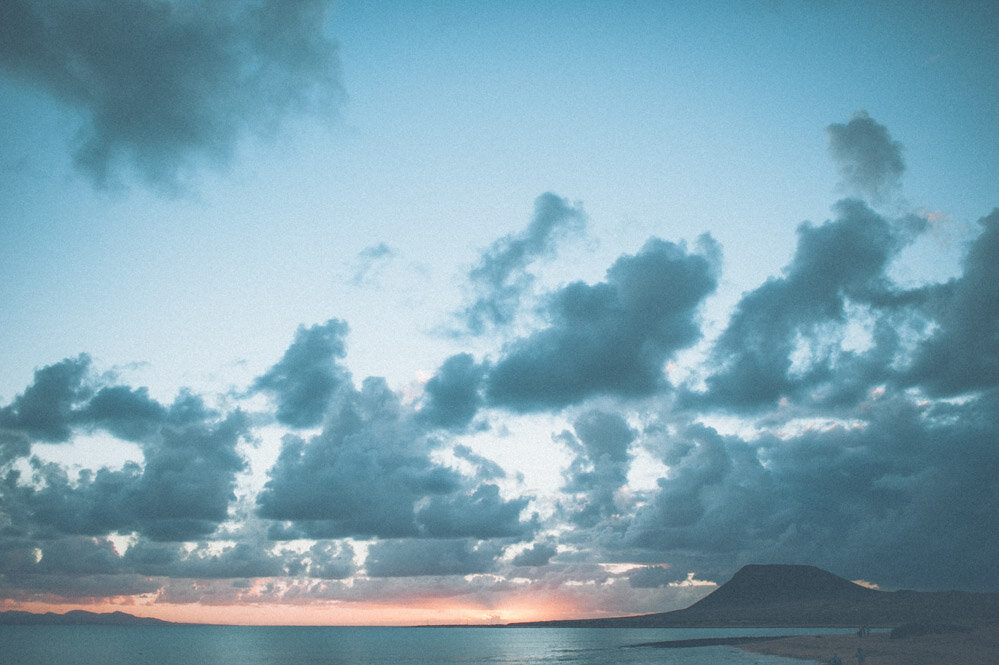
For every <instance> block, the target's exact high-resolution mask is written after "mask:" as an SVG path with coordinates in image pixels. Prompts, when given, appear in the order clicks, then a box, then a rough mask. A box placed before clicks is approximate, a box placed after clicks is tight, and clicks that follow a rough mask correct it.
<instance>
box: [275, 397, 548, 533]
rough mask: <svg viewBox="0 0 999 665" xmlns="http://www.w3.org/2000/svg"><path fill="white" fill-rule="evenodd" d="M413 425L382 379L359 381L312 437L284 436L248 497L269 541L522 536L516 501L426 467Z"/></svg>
mask: <svg viewBox="0 0 999 665" xmlns="http://www.w3.org/2000/svg"><path fill="white" fill-rule="evenodd" d="M416 420H417V419H416V418H414V416H413V413H412V412H411V411H410V410H409V409H408V408H407V407H405V406H404V405H403V404H401V403H400V402H399V399H398V396H397V395H396V394H395V393H393V392H392V391H391V390H389V388H388V386H387V385H386V384H385V382H384V380H382V379H374V378H369V379H366V380H365V382H364V384H363V386H362V388H361V390H360V391H350V392H346V393H345V394H344V395H343V397H342V399H341V401H340V402H339V403H338V405H337V408H336V410H335V412H333V413H332V414H331V416H330V417H329V419H328V422H327V425H326V429H325V430H324V431H323V433H322V434H320V435H318V436H316V437H313V438H312V439H311V440H309V441H304V440H302V439H300V438H296V437H287V438H286V439H285V442H284V445H283V446H282V449H281V454H280V456H279V458H278V460H277V462H276V463H275V464H274V466H273V467H272V468H271V470H270V471H269V472H268V474H269V476H270V479H269V480H268V481H267V484H266V486H265V487H264V490H263V491H262V492H261V493H260V494H259V495H258V497H257V505H258V514H259V515H260V516H261V517H263V518H265V519H269V520H277V522H276V523H275V525H274V526H273V528H272V531H271V533H272V537H275V538H279V539H283V538H298V537H312V538H338V537H346V536H375V537H381V538H401V537H414V536H420V535H429V536H432V537H439V538H447V537H456V536H475V537H480V538H489V537H494V536H497V535H501V534H502V535H504V536H512V535H519V534H524V535H527V534H529V532H530V531H531V529H533V526H532V525H531V524H530V523H525V524H522V523H521V522H520V521H519V517H518V516H519V514H520V512H521V511H522V510H523V508H524V506H525V505H526V500H519V499H518V500H513V501H504V500H503V499H501V498H500V497H499V496H498V492H497V491H496V488H495V486H493V485H482V486H480V487H478V488H476V487H474V486H473V484H472V482H471V481H470V479H468V478H465V477H464V476H462V475H461V474H460V473H458V472H457V471H456V470H454V469H451V468H449V467H446V466H442V465H440V464H438V463H436V462H434V461H433V460H431V458H430V452H431V450H432V448H433V446H434V445H435V444H434V442H433V441H431V440H428V439H427V438H426V436H425V435H424V434H423V433H422V426H421V425H419V424H418V423H417V422H416ZM424 501H425V502H426V505H425V506H423V507H422V508H421V509H420V510H419V511H417V504H418V503H420V502H424ZM282 523H291V524H282Z"/></svg>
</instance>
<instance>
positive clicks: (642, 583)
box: [628, 566, 686, 589]
mask: <svg viewBox="0 0 999 665" xmlns="http://www.w3.org/2000/svg"><path fill="white" fill-rule="evenodd" d="M684 577H686V576H685V575H684V574H683V573H680V572H678V571H677V570H676V569H675V568H672V567H667V566H642V567H640V568H636V569H635V570H633V571H631V572H630V573H628V584H629V585H630V586H631V587H632V588H635V589H658V588H659V587H664V586H668V585H670V584H673V583H674V582H679V581H680V580H682V579H684Z"/></svg>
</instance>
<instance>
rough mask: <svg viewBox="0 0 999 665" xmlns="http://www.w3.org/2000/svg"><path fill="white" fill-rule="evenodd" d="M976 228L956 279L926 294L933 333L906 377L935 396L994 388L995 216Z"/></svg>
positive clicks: (998, 326)
mask: <svg viewBox="0 0 999 665" xmlns="http://www.w3.org/2000/svg"><path fill="white" fill-rule="evenodd" d="M979 223H980V224H981V225H982V227H983V231H982V233H981V234H980V235H979V236H978V237H977V238H976V239H975V242H974V243H973V244H972V246H971V249H970V251H969V252H968V255H967V256H966V257H965V260H964V272H963V274H962V275H961V277H959V278H957V279H954V280H951V281H950V282H948V283H946V284H943V285H941V286H940V287H938V288H935V289H932V290H931V297H930V304H929V306H928V308H927V309H928V310H929V311H930V312H931V313H932V315H933V318H934V321H935V322H936V324H937V328H936V329H935V331H934V332H933V334H932V336H931V337H930V338H929V339H927V340H925V341H924V342H923V343H922V345H921V346H920V347H919V348H918V349H917V350H916V353H915V354H914V355H915V358H914V361H913V366H912V368H911V370H910V371H909V372H908V376H907V377H906V382H907V383H910V384H918V385H920V386H922V387H924V388H926V389H927V390H929V391H930V392H932V393H933V394H935V395H956V394H960V393H963V392H966V391H970V390H981V389H989V388H995V387H996V386H997V385H999V288H997V286H996V285H997V284H999V262H997V261H996V257H997V256H999V210H993V211H992V213H991V214H989V215H988V216H987V217H984V218H982V219H981V220H979Z"/></svg>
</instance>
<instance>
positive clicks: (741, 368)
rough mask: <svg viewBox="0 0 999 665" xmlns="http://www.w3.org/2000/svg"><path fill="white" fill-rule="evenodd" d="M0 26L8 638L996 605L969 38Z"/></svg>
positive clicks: (788, 12) (593, 28)
mask: <svg viewBox="0 0 999 665" xmlns="http://www.w3.org/2000/svg"><path fill="white" fill-rule="evenodd" d="M2 11H3V12H4V13H5V16H4V20H3V21H0V23H2V25H3V26H4V27H3V28H0V89H2V94H0V122H2V123H3V126H4V129H5V131H3V132H0V170H2V172H3V178H2V180H0V192H2V196H0V228H2V230H3V236H4V242H3V243H0V342H2V344H3V348H4V354H3V355H2V357H0V368H2V371H0V435H2V437H0V446H2V448H0V450H2V451H3V453H2V454H0V464H3V466H4V469H3V472H4V473H3V475H4V477H5V478H6V480H5V484H4V486H3V489H2V490H0V491H2V494H0V497H2V501H3V503H2V504H0V519H2V520H3V523H2V524H3V529H4V530H3V535H2V536H0V538H2V539H3V540H2V541H0V548H2V551H3V552H4V558H2V559H0V562H2V565H3V566H4V568H3V570H0V573H2V574H3V575H4V577H3V582H2V583H0V597H2V598H3V599H4V600H3V601H2V602H4V603H5V604H6V605H9V606H11V607H13V606H18V607H22V606H23V607H32V608H34V607H41V606H43V605H44V604H51V605H52V606H67V607H68V606H82V605H87V606H90V605H95V606H97V605H107V604H113V603H120V602H126V601H127V602H133V603H139V604H141V605H143V607H142V610H143V612H139V613H147V614H158V615H161V616H174V617H181V618H184V617H186V618H190V617H196V618H203V617H209V618H208V619H206V620H213V621H217V620H218V618H217V617H216V618H211V613H210V612H209V611H207V610H205V608H211V607H222V606H226V607H230V608H232V607H239V608H244V610H243V611H244V612H246V613H247V614H245V616H244V620H247V621H265V620H269V619H267V617H268V616H270V615H267V614H266V612H267V611H270V610H269V609H268V608H282V609H283V611H286V612H287V611H291V610H292V609H294V611H296V612H299V614H296V615H295V619H293V620H294V621H296V622H310V621H317V620H318V621H322V622H333V623H338V622H340V623H343V622H346V623H358V622H364V621H373V622H406V621H407V620H408V621H412V620H417V621H424V620H431V621H433V620H441V621H449V620H455V619H461V620H465V619H473V620H492V619H507V620H513V619H516V618H524V617H528V618H535V617H539V616H544V617H548V616H552V615H553V614H558V615H566V614H573V615H596V614H600V613H609V614H624V613H630V612H646V611H656V610H665V609H672V608H675V607H679V606H683V605H685V604H686V603H688V602H689V601H690V600H692V599H694V598H696V597H698V595H699V594H703V593H704V592H706V591H707V590H710V589H711V588H712V587H711V584H710V583H720V582H723V581H724V580H725V579H727V576H728V575H730V574H731V573H732V572H734V570H735V569H737V568H738V566H740V565H742V564H745V563H752V562H757V563H760V562H768V561H782V562H796V563H809V564H815V565H820V566H824V567H828V568H829V569H830V570H833V572H836V573H838V574H841V575H844V576H848V577H851V578H859V577H864V578H867V579H870V580H871V581H873V582H875V583H878V584H881V585H882V586H884V587H885V588H898V587H903V586H904V587H910V588H964V589H972V590H992V591H996V590H999V570H997V569H996V567H995V562H994V561H989V558H988V556H987V553H988V552H989V551H994V550H995V547H996V545H997V543H996V541H995V533H996V529H995V522H994V517H991V515H992V514H994V509H995V508H996V507H997V506H995V496H996V485H995V482H996V481H995V479H993V478H989V477H988V476H987V475H983V474H982V473H981V469H982V468H988V465H992V466H994V464H995V462H996V456H997V454H999V453H997V450H996V446H995V444H996V441H997V440H999V439H997V432H999V421H996V418H995V413H996V409H995V399H996V397H997V395H999V393H997V392H996V379H997V374H999V371H997V360H996V358H997V353H999V350H997V349H999V346H997V343H996V339H997V337H996V335H997V334H999V333H997V325H999V324H997V316H999V312H997V303H996V293H997V291H999V285H997V282H996V273H995V268H994V264H995V263H996V261H995V257H996V252H997V249H996V248H997V245H996V244H995V235H996V233H997V228H996V227H997V223H999V222H997V220H996V217H995V213H994V212H993V211H994V209H995V206H996V205H997V202H999V178H997V177H996V174H999V141H997V140H996V138H995V127H996V126H997V120H999V118H997V114H999V111H997V109H999V76H997V72H996V68H997V60H996V56H995V53H996V46H997V44H996V37H995V35H996V28H997V27H999V26H997V22H999V9H997V7H996V4H995V3H994V2H963V3H960V4H959V5H957V6H955V5H953V4H951V3H938V2H919V3H904V4H902V3H890V2H882V3H877V2H875V3H862V4H861V3H850V2H835V1H828V2H739V3H734V2H733V3H697V4H694V3H691V4H689V5H685V4H680V5H666V4H662V3H639V2H636V3H603V2H593V3H550V4H548V5H545V6H538V5H537V4H536V3H519V2H514V3H503V4H496V3H454V2H421V3H392V4H391V5H389V6H375V5H371V4H370V3H354V2H340V3H332V4H331V3H326V2H321V1H318V0H316V1H313V2H302V3H299V4H297V5H295V6H294V10H292V9H289V8H288V6H286V5H284V4H282V3H277V2H265V1H262V0H261V1H259V2H251V3H246V4H244V5H240V6H238V7H237V8H235V9H234V8H231V7H227V8H222V7H214V6H211V5H209V6H205V5H202V4H200V3H189V2H180V1H177V2H154V1H152V0H142V1H135V2H123V1H122V2H117V1H116V2H83V3H76V4H75V5H73V6H72V7H69V6H65V5H63V4H62V3H57V2H47V1H41V0H40V1H37V2H28V1H18V2H13V3H9V4H8V6H7V7H6V8H5V9H4V10H2ZM980 220H982V221H980ZM81 354H85V355H81ZM942 446H947V448H946V449H944V448H942ZM81 473H82V474H83V475H80V474H81ZM358 492H361V493H364V492H370V496H369V497H368V498H369V500H368V501H366V502H361V503H358V502H357V498H356V494H357V493H358ZM113 506H116V507H115V508H111V507H113ZM98 517H100V518H98ZM935 539H940V540H942V541H943V542H944V543H945V544H944V545H941V546H935V547H929V544H930V543H932V542H937V541H936V540H935ZM71 552H75V553H76V554H74V555H70V554H69V553H71ZM84 553H88V554H86V555H84ZM81 559H82V560H85V561H87V562H89V563H88V564H87V565H83V566H81V565H76V564H73V565H71V564H70V562H71V561H76V560H81ZM448 562H450V563H448ZM691 574H692V575H691ZM193 580H199V582H198V583H199V584H200V586H199V587H198V588H199V589H201V591H199V592H197V593H194V592H192V591H191V588H192V586H191V585H192V584H193V582H192V581H193ZM698 581H700V582H698ZM702 582H703V583H702ZM539 597H541V598H544V599H546V603H547V605H544V607H542V606H541V604H539V603H538V602H535V601H532V600H531V599H537V598H539ZM414 598H418V602H417V601H415V600H414ZM532 603H533V604H532ZM373 607H377V608H381V609H379V610H377V611H376V610H375V609H372V608H373ZM403 607H407V608H409V609H408V610H406V611H408V612H410V613H409V614H406V613H405V612H403V611H402V610H401V609H400V608H403ZM245 608H251V609H249V610H247V609H245ZM315 608H319V609H321V610H322V611H323V612H325V613H326V614H324V615H323V617H324V618H322V619H314V618H310V617H312V616H314V615H311V614H309V612H311V611H313V610H314V609H315ZM383 610H384V611H383ZM254 612H256V614H254ZM379 612H382V613H379ZM393 612H395V614H393Z"/></svg>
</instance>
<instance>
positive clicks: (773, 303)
mask: <svg viewBox="0 0 999 665" xmlns="http://www.w3.org/2000/svg"><path fill="white" fill-rule="evenodd" d="M836 212H837V213H838V215H839V216H838V218H837V219H835V220H833V221H828V222H826V223H825V224H822V225H820V226H812V225H810V224H807V223H806V224H802V225H801V226H800V227H799V228H798V247H797V249H796V251H795V255H794V258H793V259H792V261H791V263H790V265H789V266H788V267H787V268H786V269H785V270H784V273H785V274H784V276H783V277H779V278H771V279H769V280H767V282H766V283H764V284H763V285H762V286H760V287H758V288H756V289H755V290H753V291H750V292H749V293H747V294H745V295H743V297H742V299H741V300H740V301H739V304H738V305H737V306H736V309H735V312H734V313H733V315H732V317H731V319H730V320H729V322H728V326H727V327H726V329H725V331H724V332H723V333H722V335H721V337H720V338H719V339H718V341H717V343H716V344H715V347H714V350H713V352H712V354H713V355H712V358H713V361H714V362H715V363H716V364H717V365H718V367H719V369H718V371H716V373H715V374H713V375H712V376H710V377H709V378H708V379H707V385H708V389H709V390H708V401H709V402H711V403H713V404H715V405H719V406H724V407H726V408H731V409H736V410H739V409H753V408H759V407H764V406H772V405H773V404H775V403H776V401H777V400H778V399H780V398H781V397H793V396H796V395H801V394H806V393H807V394H808V396H809V399H817V400H820V401H821V400H825V401H828V402H837V401H844V402H848V403H849V402H852V401H855V400H856V399H858V398H859V397H860V396H861V395H862V393H863V392H864V391H865V390H866V389H867V388H868V386H869V385H870V384H872V383H875V382H877V381H880V380H884V379H885V378H887V377H888V376H889V365H890V363H891V361H892V356H893V354H894V352H895V346H896V345H897V342H898V339H897V335H896V333H895V332H894V325H893V323H892V321H891V320H890V319H889V318H888V317H883V318H882V320H881V321H880V324H879V325H878V327H877V328H876V330H875V341H876V342H877V343H876V344H875V345H874V347H873V348H871V349H869V350H867V351H866V352H851V351H844V350H843V349H842V348H841V345H840V343H839V342H840V341H841V340H840V339H838V338H837V339H836V343H835V344H829V343H827V338H828V336H829V335H830V334H835V335H838V336H839V337H842V335H843V327H844V326H845V324H846V323H847V319H848V317H847V306H848V303H859V304H863V305H867V306H870V307H873V308H878V309H881V310H883V311H884V312H888V313H891V312H892V310H894V309H896V308H899V307H901V306H902V305H904V304H905V303H907V302H915V301H918V300H919V299H920V298H921V296H919V294H914V293H909V294H906V293H903V292H900V291H896V290H895V289H894V288H893V286H892V285H891V283H890V282H889V281H888V279H887V278H886V277H885V270H886V269H887V267H888V266H889V265H890V262H891V260H892V259H893V258H894V257H895V256H896V255H897V254H898V252H899V251H900V250H901V249H902V248H903V247H905V246H906V244H908V243H909V242H910V241H911V240H912V239H913V238H914V237H915V235H916V234H917V233H918V232H920V231H921V230H922V228H923V227H924V226H925V220H921V219H916V218H905V219H903V220H898V221H889V220H887V219H885V218H883V217H881V216H880V215H878V214H876V213H874V212H873V211H871V210H870V209H869V208H867V207H866V206H865V205H864V204H862V203H860V202H859V201H855V200H846V201H841V202H839V203H838V204H837V205H836ZM830 326H834V327H835V326H838V327H839V328H838V329H837V330H835V331H832V332H831V331H830ZM796 353H797V354H799V355H804V356H805V362H799V364H798V366H794V361H795V358H794V356H795V354H796ZM847 367H848V368H849V371H845V368H847Z"/></svg>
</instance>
